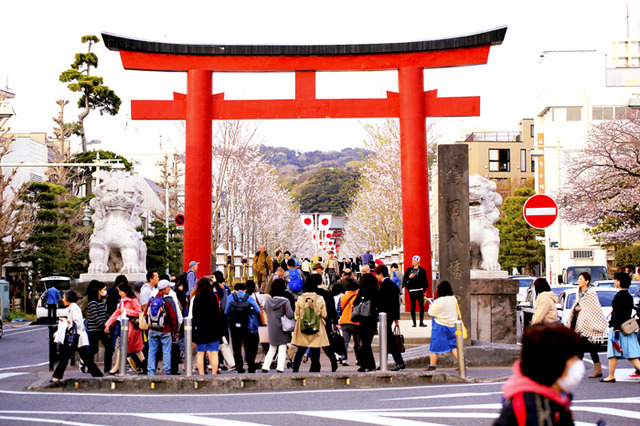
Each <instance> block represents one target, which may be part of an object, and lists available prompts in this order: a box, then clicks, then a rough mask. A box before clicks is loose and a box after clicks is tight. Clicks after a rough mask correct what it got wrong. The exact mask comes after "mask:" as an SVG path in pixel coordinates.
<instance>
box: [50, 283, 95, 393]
mask: <svg viewBox="0 0 640 426" xmlns="http://www.w3.org/2000/svg"><path fill="white" fill-rule="evenodd" d="M77 301H78V295H77V294H76V292H75V291H73V290H69V291H67V292H65V293H64V296H62V303H64V306H66V307H68V308H69V315H68V316H67V318H60V321H64V322H66V323H67V326H66V328H64V329H65V330H66V331H67V333H69V334H72V335H73V334H76V336H75V337H65V338H64V340H63V344H62V346H61V347H60V357H59V361H58V366H57V367H56V369H55V371H54V372H53V377H52V378H51V380H50V382H52V383H55V382H57V381H60V380H62V377H63V376H64V371H65V370H66V368H67V364H69V359H70V358H71V357H72V356H73V354H74V353H75V352H76V351H78V354H79V355H80V358H81V359H82V361H83V362H84V368H86V369H87V370H88V372H89V373H91V375H92V376H93V377H102V375H103V374H102V372H101V371H100V369H99V368H98V366H97V365H96V364H95V362H93V357H92V356H91V355H90V354H89V336H88V335H87V331H86V330H85V328H84V318H83V316H82V310H81V309H80V307H79V306H78V305H77V303H76V302H77ZM58 330H60V328H59V329H58ZM59 332H60V331H58V332H57V333H59ZM56 337H58V338H60V336H56Z"/></svg>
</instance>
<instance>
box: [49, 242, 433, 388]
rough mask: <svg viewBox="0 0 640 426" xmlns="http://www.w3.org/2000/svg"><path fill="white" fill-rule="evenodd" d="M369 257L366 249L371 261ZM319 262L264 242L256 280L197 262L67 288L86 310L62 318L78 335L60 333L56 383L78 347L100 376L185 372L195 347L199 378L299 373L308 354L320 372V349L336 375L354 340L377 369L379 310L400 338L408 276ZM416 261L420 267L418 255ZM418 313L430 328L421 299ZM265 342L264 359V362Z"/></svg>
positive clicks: (364, 361)
mask: <svg viewBox="0 0 640 426" xmlns="http://www.w3.org/2000/svg"><path fill="white" fill-rule="evenodd" d="M368 254H369V252H368V251H367V252H365V253H364V255H363V258H364V259H365V260H367V255H368ZM416 258H417V257H416ZM313 260H314V262H315V263H311V262H309V260H308V259H303V260H302V262H300V261H299V260H298V259H296V258H295V257H292V256H291V254H290V253H289V252H284V253H283V252H281V251H280V250H279V251H277V252H276V253H275V256H274V258H273V259H272V258H271V256H270V255H269V254H268V253H267V252H266V250H265V248H264V247H260V250H259V251H258V252H257V253H256V254H255V256H254V259H253V267H254V274H255V275H254V277H255V281H254V280H247V281H246V282H240V283H236V284H235V285H233V288H230V287H229V286H228V285H227V284H226V283H225V280H224V276H223V274H222V272H219V271H217V272H215V273H214V274H213V275H212V276H202V277H198V262H196V261H192V262H190V264H189V269H188V270H187V272H186V273H183V274H181V275H180V276H178V277H173V278H172V277H169V276H167V275H159V274H158V273H157V272H155V271H150V272H148V273H147V276H146V282H142V281H139V282H137V283H133V284H132V283H129V281H128V280H127V278H126V276H124V275H120V276H118V277H117V278H116V280H115V283H114V284H113V285H111V286H107V285H106V284H104V283H102V282H99V281H92V282H91V283H89V286H88V289H87V291H86V294H85V295H84V297H83V298H82V299H80V300H78V299H79V298H78V295H77V294H76V293H75V292H74V291H67V292H65V293H64V296H63V301H64V303H65V305H67V303H69V305H70V306H72V307H73V309H72V310H70V311H72V312H73V313H74V314H78V313H79V314H78V315H70V318H68V319H66V320H65V321H61V322H60V324H61V325H60V326H59V332H58V333H57V334H58V335H59V336H58V337H60V335H64V336H63V337H64V338H66V336H67V335H69V334H76V335H78V336H80V338H79V339H76V340H75V341H73V340H70V341H69V342H70V344H67V343H68V342H66V341H65V340H64V338H60V342H61V343H62V350H61V353H62V355H63V356H62V357H61V358H60V360H61V362H60V363H59V364H58V368H57V369H56V371H55V373H54V375H53V378H52V381H57V380H60V379H62V377H63V374H64V371H65V369H66V367H67V363H68V359H69V358H70V357H71V356H72V355H73V353H75V352H76V351H77V352H78V353H79V354H80V358H81V361H80V368H81V370H82V371H83V372H90V373H91V374H92V375H94V376H101V375H103V374H110V375H113V374H117V373H119V368H120V364H121V363H120V359H121V357H126V360H127V364H128V365H129V368H131V370H132V371H133V372H136V373H138V374H148V375H155V374H163V375H171V374H179V373H180V372H179V364H180V362H181V361H183V360H184V357H185V356H190V355H192V352H193V351H195V360H196V362H195V365H196V368H197V371H198V372H199V374H206V373H207V372H208V371H209V370H210V371H211V374H217V373H219V372H221V371H225V370H226V371H236V372H238V373H244V372H245V371H246V372H248V373H255V372H256V371H263V372H268V371H270V370H272V369H274V368H275V371H276V372H279V373H282V372H284V371H285V369H286V367H287V366H288V367H290V368H291V369H292V370H293V371H294V372H297V371H298V370H299V369H300V366H301V364H302V363H303V362H307V360H310V361H311V363H310V371H312V372H316V371H320V369H321V364H320V354H321V352H324V354H325V355H326V356H327V358H328V360H329V364H330V366H331V371H336V370H337V369H338V367H339V365H343V366H347V365H349V360H348V355H347V354H348V352H349V351H348V349H349V344H350V342H351V341H352V340H353V347H354V352H355V357H356V359H355V363H356V364H357V365H358V366H359V367H360V368H359V369H358V371H361V372H365V371H374V370H375V369H376V363H375V358H374V356H373V350H372V347H371V345H372V341H373V338H374V336H375V334H376V333H377V324H378V314H379V313H380V312H385V313H386V314H387V318H388V323H387V324H388V325H387V333H388V335H389V336H392V335H393V332H392V326H394V325H396V326H397V325H398V321H399V319H400V304H401V297H400V292H401V288H402V281H403V274H402V272H401V271H399V270H398V268H397V265H395V264H394V265H393V267H392V269H391V271H389V269H388V268H387V266H385V265H383V264H378V263H376V262H374V261H373V260H367V262H366V264H362V263H361V261H360V257H358V258H357V260H356V261H353V260H352V259H343V260H342V261H338V260H337V258H335V256H334V253H333V252H331V251H330V252H329V253H328V257H327V258H326V259H324V260H323V259H319V258H317V259H313ZM414 263H415V264H416V265H417V264H419V258H417V262H414ZM360 265H362V268H361V267H360ZM352 268H353V269H352ZM409 269H411V268H409ZM416 271H417V272H416ZM416 271H414V272H410V273H408V274H406V280H405V281H406V282H407V283H408V285H409V286H414V287H415V288H421V289H423V291H424V289H426V287H427V286H428V280H427V279H426V275H425V272H424V269H422V268H419V267H417V268H416ZM415 275H418V276H419V279H417V280H416V277H415ZM416 283H417V284H416ZM405 285H407V284H405ZM416 301H417V298H416ZM418 305H422V304H421V303H418ZM76 307H77V309H76ZM420 309H421V324H422V323H423V318H422V317H423V315H424V312H423V310H424V307H423V305H422V306H420ZM355 311H357V312H358V315H357V317H356V316H354V315H353V314H354V312H355ZM414 316H415V306H414ZM185 317H191V318H192V324H193V326H192V330H193V331H192V333H193V334H192V339H193V343H194V347H193V348H186V347H185V341H184V318H185ZM124 318H127V319H128V324H129V327H128V335H127V339H126V340H127V345H126V348H127V350H126V353H121V351H120V349H121V347H122V346H123V345H122V344H121V343H120V342H121V338H122V337H123V336H122V328H123V327H122V323H123V320H124ZM63 322H64V324H63ZM71 323H73V325H74V326H73V330H71V327H70V324H71ZM85 337H86V339H85ZM388 341H389V347H388V350H389V353H390V354H391V355H392V356H393V358H394V361H395V367H394V368H393V369H394V370H400V369H404V368H405V364H404V360H403V358H402V354H401V351H400V348H399V347H398V345H397V344H396V341H395V340H394V339H388ZM100 344H102V346H103V347H104V368H103V371H102V372H101V371H100V370H99V369H98V368H97V367H96V364H95V361H94V360H95V356H96V354H97V353H98V349H99V345H100ZM260 348H262V349H263V352H264V359H263V360H262V362H257V357H258V352H259V350H260ZM321 349H322V351H321ZM160 361H161V362H160ZM287 361H288V364H287ZM207 364H208V367H207Z"/></svg>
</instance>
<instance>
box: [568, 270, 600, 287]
mask: <svg viewBox="0 0 640 426" xmlns="http://www.w3.org/2000/svg"><path fill="white" fill-rule="evenodd" d="M583 272H588V273H589V274H591V282H594V281H602V280H608V279H609V276H608V275H607V269H606V268H605V267H603V266H570V267H568V268H567V284H576V283H577V282H578V277H579V276H580V274H581V273H583Z"/></svg>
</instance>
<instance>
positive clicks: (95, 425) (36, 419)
mask: <svg viewBox="0 0 640 426" xmlns="http://www.w3.org/2000/svg"><path fill="white" fill-rule="evenodd" d="M0 419H2V420H12V421H14V422H15V421H23V422H29V423H55V424H57V425H72V426H98V425H99V424H98V423H80V422H69V421H66V420H51V419H43V418H40V417H8V416H0Z"/></svg>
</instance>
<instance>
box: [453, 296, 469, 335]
mask: <svg viewBox="0 0 640 426" xmlns="http://www.w3.org/2000/svg"><path fill="white" fill-rule="evenodd" d="M456 309H457V310H458V319H459V320H460V322H462V314H461V313H460V306H458V301H457V300H456ZM468 336H469V334H468V333H467V327H465V326H464V322H463V323H462V338H463V339H466V338H467V337H468Z"/></svg>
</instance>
